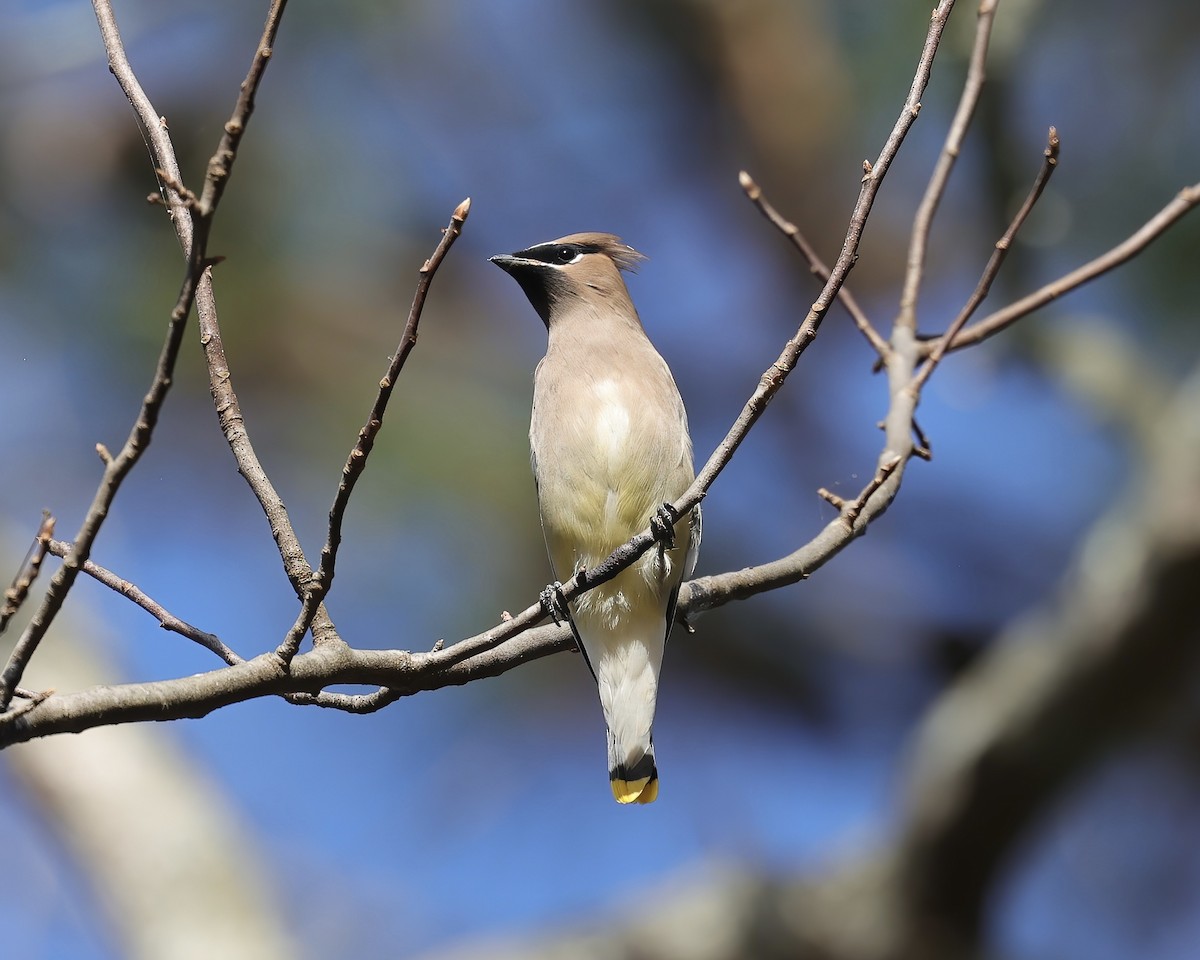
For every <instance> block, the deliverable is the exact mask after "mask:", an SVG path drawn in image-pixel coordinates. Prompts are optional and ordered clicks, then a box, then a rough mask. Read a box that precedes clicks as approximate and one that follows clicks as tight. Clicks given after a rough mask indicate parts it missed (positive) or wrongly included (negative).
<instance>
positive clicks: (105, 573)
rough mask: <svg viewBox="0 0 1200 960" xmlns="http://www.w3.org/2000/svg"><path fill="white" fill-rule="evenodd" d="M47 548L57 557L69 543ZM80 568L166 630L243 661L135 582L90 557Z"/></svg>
mask: <svg viewBox="0 0 1200 960" xmlns="http://www.w3.org/2000/svg"><path fill="white" fill-rule="evenodd" d="M46 551H47V552H48V553H52V554H53V555H54V556H56V557H65V556H67V555H68V554H69V553H70V552H71V544H69V543H64V542H63V541H61V540H50V541H48V542H47V544H46ZM83 572H84V573H86V574H87V575H88V576H89V577H91V578H92V579H93V580H96V581H97V582H99V583H102V584H104V585H105V586H106V587H108V588H109V589H110V590H114V591H116V592H117V593H119V594H120V595H121V596H123V597H125V598H126V599H127V600H130V601H132V602H133V603H135V604H137V605H138V606H139V607H141V608H142V609H143V610H145V611H146V612H147V613H148V614H150V616H152V617H154V619H156V620H157V621H158V623H159V625H160V626H161V627H162V628H163V629H164V630H169V631H170V632H171V633H177V634H179V635H180V636H181V637H187V638H188V639H189V640H193V641H195V642H196V643H198V644H200V646H202V647H206V648H207V649H209V650H211V651H212V652H213V653H215V654H216V655H217V656H218V657H220V658H221V659H222V660H224V661H225V662H226V663H229V664H233V663H241V662H242V658H241V657H239V656H238V655H237V654H236V653H234V651H233V650H231V649H229V647H227V646H226V645H225V644H224V643H222V642H221V639H220V637H218V636H217V635H216V634H212V633H207V632H205V631H204V630H201V629H200V628H199V627H194V626H192V625H191V624H190V623H188V622H187V621H185V620H180V619H179V617H177V616H175V615H174V614H172V613H170V612H168V611H167V610H166V608H165V607H163V606H162V604H160V603H157V602H156V601H154V600H152V599H151V598H150V597H148V596H147V595H146V594H145V593H144V592H143V591H142V590H141V589H139V588H138V587H137V586H135V585H134V584H132V583H130V582H129V581H128V580H124V579H122V578H121V577H119V576H117V575H116V574H115V573H113V572H112V571H111V570H109V569H107V568H105V567H102V566H100V565H99V564H98V563H93V562H92V561H91V560H87V561H85V562H84V564H83Z"/></svg>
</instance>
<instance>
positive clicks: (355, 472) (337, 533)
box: [275, 197, 471, 663]
mask: <svg viewBox="0 0 1200 960" xmlns="http://www.w3.org/2000/svg"><path fill="white" fill-rule="evenodd" d="M470 212H471V198H470V197H468V198H467V199H465V200H464V201H463V202H462V203H460V204H459V205H458V206H457V207H455V208H454V213H453V214H451V215H450V223H449V225H448V226H447V227H446V229H445V230H444V231H443V233H442V239H441V240H440V241H439V242H438V245H437V247H436V249H434V251H433V253H432V255H430V257H429V259H428V260H426V261H425V262H424V263H423V264H422V265H421V269H420V271H419V278H418V280H417V289H416V292H415V293H414V294H413V300H412V306H411V307H410V308H409V311H408V321H407V323H405V325H404V333H403V334H402V335H401V337H400V343H399V345H398V346H397V347H396V351H395V353H394V354H393V355H392V360H391V363H390V364H389V365H388V370H387V373H385V374H384V376H383V379H381V380H380V381H379V393H378V394H376V397H375V403H374V405H373V406H372V407H371V412H370V414H369V415H368V416H367V422H366V423H365V424H364V425H363V427H362V429H361V430H359V431H358V441H357V442H356V443H355V444H354V448H353V449H352V450H351V451H350V455H349V456H348V457H347V458H346V464H345V466H343V467H342V480H341V483H339V484H338V490H337V494H336V495H335V496H334V499H333V506H332V507H330V509H329V532H328V534H327V535H326V538H325V546H324V547H322V548H321V563H320V566H319V567H318V568H317V570H316V572H315V573H314V574H313V576H312V578H311V579H310V580H309V582H308V584H307V587H306V589H305V593H304V600H303V603H302V604H301V608H300V613H299V615H298V616H297V617H296V621H295V623H293V624H292V627H291V629H290V630H289V631H288V633H287V636H286V637H284V640H283V643H281V644H280V645H279V648H278V649H277V650H276V651H275V652H276V654H277V655H278V656H280V657H281V658H282V659H283V661H284V662H285V663H287V662H289V661H290V660H291V659H292V657H294V656H295V655H296V651H297V650H299V649H300V641H301V640H303V639H304V635H305V634H306V633H307V632H308V629H309V626H310V625H311V624H312V620H313V617H314V616H315V614H316V612H317V608H318V606H319V605H320V604H321V602H322V601H323V600H324V599H325V597H326V596H327V595H328V593H329V588H330V587H331V586H332V585H333V576H334V568H335V566H336V564H337V552H338V547H339V546H340V545H341V542H342V521H343V519H344V518H345V516H346V507H347V505H348V504H349V503H350V495H351V494H352V493H353V492H354V486H355V484H356V483H357V482H358V478H359V477H360V476H362V473H363V471H364V470H365V469H366V466H367V457H368V456H370V453H371V450H372V449H373V448H374V446H375V437H376V436H377V435H378V434H379V431H380V429H381V428H382V427H383V415H384V413H385V412H386V411H387V405H388V400H389V399H390V398H391V396H392V389H393V388H394V387H395V385H396V380H397V378H398V377H399V376H400V371H401V370H402V369H404V362H405V361H406V360H407V359H408V355H409V354H410V353H411V352H412V349H413V347H414V346H416V343H417V328H418V326H419V325H420V323H421V313H422V312H423V311H424V309H425V298H426V297H427V296H428V295H429V288H430V286H431V285H432V283H433V278H434V276H435V275H436V274H437V270H438V267H440V266H441V264H442V261H443V260H444V259H445V258H446V254H447V253H449V252H450V248H451V247H452V246H454V241H455V240H457V239H458V237H459V234H461V233H462V228H463V224H464V223H466V220H467V215H468V214H469V213H470Z"/></svg>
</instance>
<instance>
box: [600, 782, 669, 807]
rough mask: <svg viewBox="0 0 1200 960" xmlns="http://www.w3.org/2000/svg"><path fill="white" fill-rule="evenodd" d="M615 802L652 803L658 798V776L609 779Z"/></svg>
mask: <svg viewBox="0 0 1200 960" xmlns="http://www.w3.org/2000/svg"><path fill="white" fill-rule="evenodd" d="M609 782H610V783H611V784H612V792H613V797H615V798H616V801H617V803H653V802H654V801H655V800H657V799H658V777H657V776H653V777H643V778H642V779H641V780H611V781H609Z"/></svg>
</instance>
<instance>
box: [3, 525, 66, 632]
mask: <svg viewBox="0 0 1200 960" xmlns="http://www.w3.org/2000/svg"><path fill="white" fill-rule="evenodd" d="M52 536H54V518H53V517H52V516H50V512H49V511H48V510H43V511H42V522H41V525H40V526H39V527H38V532H37V533H36V534H35V535H34V538H33V543H31V544H30V545H29V549H28V550H27V551H26V553H25V557H24V558H23V559H22V560H21V566H20V567H19V568H18V570H17V572H16V574H15V575H14V576H13V580H12V583H11V584H10V585H9V587H8V588H7V589H6V590H5V591H4V603H3V604H2V605H0V634H3V633H4V631H5V630H7V629H8V621H10V620H11V619H12V618H13V616H15V615H16V612H17V611H18V610H20V609H21V605H22V604H23V603H24V602H25V598H26V597H28V596H29V588H30V587H32V586H33V581H35V580H36V579H37V576H38V573H39V571H40V570H41V569H42V561H43V560H44V559H45V557H46V543H47V542H48V541H49V539H50V538H51V537H52Z"/></svg>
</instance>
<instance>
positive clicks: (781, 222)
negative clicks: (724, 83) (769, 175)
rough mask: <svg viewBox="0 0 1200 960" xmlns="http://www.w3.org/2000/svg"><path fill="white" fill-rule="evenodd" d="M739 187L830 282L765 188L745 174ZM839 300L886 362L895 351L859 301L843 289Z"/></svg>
mask: <svg viewBox="0 0 1200 960" xmlns="http://www.w3.org/2000/svg"><path fill="white" fill-rule="evenodd" d="M738 183H740V184H741V187H742V190H743V191H744V192H745V194H746V196H747V198H748V199H749V200H750V202H751V203H753V204H754V206H755V207H757V208H758V212H759V213H761V214H762V215H763V216H764V217H766V218H767V220H768V221H769V222H770V224H771V226H773V227H774V228H775V229H776V230H778V231H779V232H780V233H782V234H783V235H784V236H785V237H787V239H788V240H789V241H790V242H791V244H792V246H794V247H795V248H796V249H797V250H799V251H800V255H801V256H802V257H804V259H805V260H806V261H807V262H808V269H809V272H810V273H811V274H812V275H813V276H814V277H816V278H817V279H819V280H820V281H821V282H822V283H826V282H828V280H829V268H828V267H827V266H825V263H824V261H822V260H821V258H820V257H818V256H817V251H816V250H814V249H813V247H812V244H810V243H809V242H808V240H807V239H805V237H804V234H802V233H801V232H800V229H799V227H797V226H796V225H795V224H794V223H792V222H791V221H790V220H788V219H787V218H786V217H785V216H784V215H783V214H781V213H780V212H779V211H778V210H776V209H775V207H774V206H773V205H772V204H771V202H770V201H769V200H767V198H766V197H765V196H764V195H763V192H762V188H761V187H760V186H759V185H758V184H757V183H755V182H754V178H753V177H751V176H750V174H748V173H747V172H746V171H745V170H743V171H742V172H741V173H739V174H738ZM837 298H838V302H839V303H841V305H842V306H843V307H845V308H846V312H847V313H849V314H850V319H851V320H852V321H853V322H854V325H855V326H856V327H857V328H858V331H859V333H861V334H862V335H863V336H864V337H866V339H867V342H868V343H869V344H870V345H871V346H872V347H874V348H875V352H876V353H877V354H879V357H880V359H881V360H884V361H886V360H887V355H888V354H889V353H890V352H891V349H892V348H891V347H890V346H889V345H888V342H887V341H886V340H885V339H883V337H882V336H880V334H879V331H878V330H876V329H875V327H874V325H873V324H872V323H871V320H870V318H869V317H868V316H867V315H866V313H865V312H864V311H863V309H862V307H860V306H859V305H858V300H857V299H856V298H855V296H854V294H853V293H851V292H850V290H849V289H848V288H847V287H846V286H844V285H843V286H842V288H841V289H839V290H838V292H837Z"/></svg>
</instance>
